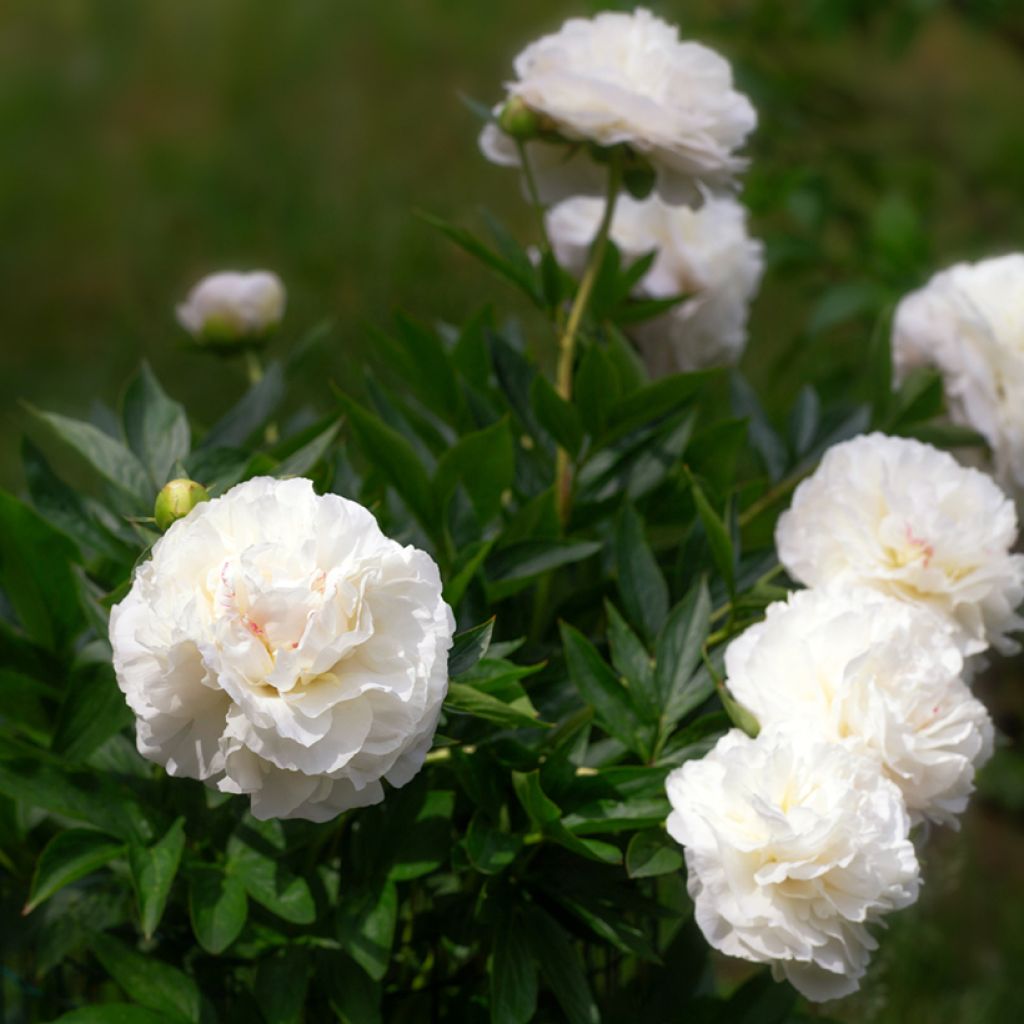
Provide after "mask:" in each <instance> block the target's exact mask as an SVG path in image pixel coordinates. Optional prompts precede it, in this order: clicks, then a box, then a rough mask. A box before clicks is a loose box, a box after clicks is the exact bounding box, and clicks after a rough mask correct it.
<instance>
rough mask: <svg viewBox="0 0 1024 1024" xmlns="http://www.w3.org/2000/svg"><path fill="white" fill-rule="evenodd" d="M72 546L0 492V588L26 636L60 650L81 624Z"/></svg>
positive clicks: (74, 557)
mask: <svg viewBox="0 0 1024 1024" xmlns="http://www.w3.org/2000/svg"><path fill="white" fill-rule="evenodd" d="M76 560H77V552H76V551H75V546H74V545H73V544H72V543H71V541H69V540H68V539H67V538H66V537H65V536H64V535H63V534H61V533H58V532H57V531H56V530H54V529H53V527H52V526H50V525H49V524H48V523H46V522H45V521H44V520H42V519H40V517H39V516H38V515H37V514H36V513H35V512H33V511H32V509H30V508H29V507H28V506H27V505H23V504H22V503H21V502H20V501H17V500H16V499H15V498H12V497H11V496H10V495H9V494H5V493H4V492H2V491H0V587H2V588H3V591H4V593H5V594H6V595H7V599H8V600H9V601H10V603H11V605H12V606H13V608H14V611H15V612H16V613H17V616H18V620H19V621H20V623H21V626H22V628H23V629H24V630H25V633H26V634H27V635H28V636H29V638H30V639H32V640H34V641H35V642H36V643H38V644H39V645H40V646H42V647H45V648H46V649H47V650H49V651H53V652H55V653H59V652H62V651H63V650H64V649H65V648H66V647H67V646H68V645H69V644H70V642H71V641H72V640H73V639H74V637H75V634H76V633H77V632H78V630H79V629H80V628H81V626H82V612H81V609H80V608H79V606H78V600H77V598H76V596H75V594H76V586H75V579H74V574H73V572H72V568H71V567H72V563H73V562H75V561H76Z"/></svg>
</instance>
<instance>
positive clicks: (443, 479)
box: [433, 418, 516, 523]
mask: <svg viewBox="0 0 1024 1024" xmlns="http://www.w3.org/2000/svg"><path fill="white" fill-rule="evenodd" d="M515 469H516V466H515V447H514V444H513V440H512V432H511V430H510V429H509V424H508V419H507V418H505V419H501V420H498V422H497V423H494V424H492V425H491V426H489V427H485V428H484V429H483V430H477V431H474V432H473V433H471V434H465V435H464V436H463V437H460V438H459V440H458V441H457V442H456V443H455V444H454V445H452V447H451V448H449V449H448V450H447V451H446V452H445V453H444V454H443V455H442V456H441V458H440V459H438V462H437V470H436V471H435V473H434V484H433V486H434V490H435V492H436V496H437V500H438V502H439V503H440V504H441V505H442V506H443V505H447V503H448V500H449V499H450V498H451V496H452V494H454V493H455V488H456V487H457V486H458V485H459V484H460V483H461V484H462V486H463V487H464V488H465V489H466V494H468V495H469V500H470V501H471V502H472V503H473V508H474V509H475V510H476V514H477V516H478V517H479V519H480V522H481V523H488V522H490V521H491V520H492V519H493V518H494V517H495V516H496V515H497V514H498V513H499V512H500V511H501V500H502V495H503V494H504V493H505V491H507V490H508V489H509V488H511V486H512V483H513V480H514V478H515Z"/></svg>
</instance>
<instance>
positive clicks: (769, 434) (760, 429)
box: [729, 370, 786, 483]
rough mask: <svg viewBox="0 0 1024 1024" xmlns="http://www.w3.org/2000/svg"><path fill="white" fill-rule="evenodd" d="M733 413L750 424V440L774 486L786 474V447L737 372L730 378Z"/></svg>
mask: <svg viewBox="0 0 1024 1024" xmlns="http://www.w3.org/2000/svg"><path fill="white" fill-rule="evenodd" d="M729 387H730V391H731V395H732V409H733V412H734V413H735V414H736V415H737V416H740V417H744V418H745V419H747V420H748V421H749V423H750V440H751V443H752V444H753V445H754V448H755V449H756V450H757V452H758V453H759V454H760V456H761V460H762V462H764V466H765V469H766V470H767V471H768V475H769V476H770V477H771V479H772V482H773V483H774V482H777V481H778V480H780V479H781V478H782V474H783V473H784V472H785V471H786V446H785V445H784V444H783V443H782V440H781V439H780V438H779V435H778V434H776V433H775V431H774V430H773V429H772V426H771V424H770V423H769V422H768V417H767V416H766V415H765V412H764V409H762V408H761V403H760V402H759V401H758V399H757V394H756V393H755V392H754V389H753V388H752V387H751V386H750V385H749V384H748V383H747V381H746V379H745V378H744V377H743V376H742V375H741V374H740V373H739V372H738V371H736V370H734V371H733V372H732V374H731V375H730V377H729Z"/></svg>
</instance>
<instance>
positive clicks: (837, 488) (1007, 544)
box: [775, 434, 1024, 654]
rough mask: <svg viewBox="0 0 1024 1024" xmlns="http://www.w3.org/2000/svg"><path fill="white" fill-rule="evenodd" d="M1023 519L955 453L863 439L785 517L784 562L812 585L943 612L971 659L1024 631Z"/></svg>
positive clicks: (812, 482) (837, 457) (841, 450)
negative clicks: (1022, 611)
mask: <svg viewBox="0 0 1024 1024" xmlns="http://www.w3.org/2000/svg"><path fill="white" fill-rule="evenodd" d="M1016 538H1017V514H1016V512H1015V510H1014V507H1013V503H1012V502H1011V501H1009V500H1008V499H1007V497H1006V496H1005V495H1004V494H1003V492H1002V491H1001V490H1000V489H999V487H998V486H997V485H996V484H995V483H994V482H993V480H992V479H991V478H990V477H988V476H986V475H985V474H984V473H981V472H979V471H978V470H975V469H967V468H965V467H964V466H961V465H959V464H958V463H957V461H956V460H955V459H954V458H953V456H952V455H950V454H949V453H948V452H942V451H939V450H938V449H936V448H932V447H931V446H930V445H926V444H922V443H921V442H919V441H912V440H910V439H908V438H901V437H886V436H885V435H884V434H867V435H864V436H861V437H855V438H853V439H852V440H850V441H844V442H843V443H842V444H838V445H836V446H835V447H833V448H831V449H829V451H828V452H826V453H825V457H824V458H823V459H822V461H821V465H820V466H819V467H818V469H817V470H816V471H815V472H814V474H813V475H812V476H810V477H809V478H808V479H807V480H805V481H804V482H803V483H802V484H801V485H800V486H799V487H798V488H797V490H796V494H795V495H794V497H793V504H792V507H791V508H790V509H789V510H788V511H787V512H784V513H783V514H782V516H781V517H780V518H779V523H778V526H777V527H776V531H775V545H776V547H777V549H778V552H779V561H780V562H782V564H783V566H785V568H786V571H787V572H788V573H789V574H790V576H792V577H793V578H794V579H796V580H799V581H800V582H801V583H804V584H806V585H807V586H822V585H824V584H827V583H831V582H832V581H833V580H842V581H843V585H845V586H851V585H857V586H863V587H867V588H870V589H872V590H877V591H879V592H881V593H883V594H888V595H889V596H890V597H896V598H899V599H900V600H901V601H906V602H909V603H911V604H919V605H922V606H923V607H925V608H927V609H929V610H931V611H932V612H934V613H936V614H938V615H941V616H942V617H943V618H944V619H945V620H946V622H948V623H949V624H950V625H951V626H952V627H953V628H954V629H955V630H956V635H957V640H958V643H959V644H960V646H961V650H962V651H963V652H964V653H965V654H976V653H978V652H979V651H983V650H984V649H985V648H986V647H987V646H988V645H989V644H994V645H995V647H996V648H998V649H999V650H1001V651H1013V650H1015V649H1016V648H1017V645H1016V644H1015V643H1014V642H1013V641H1012V640H1011V639H1010V638H1009V637H1008V636H1007V634H1008V633H1010V632H1011V631H1014V630H1019V629H1021V628H1022V627H1024V619H1021V618H1020V616H1019V615H1017V613H1016V609H1017V608H1018V606H1019V605H1020V603H1021V600H1022V599H1024V555H1014V554H1011V553H1010V550H1011V548H1012V547H1013V544H1014V541H1015V540H1016Z"/></svg>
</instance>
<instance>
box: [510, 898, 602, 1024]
mask: <svg viewBox="0 0 1024 1024" xmlns="http://www.w3.org/2000/svg"><path fill="white" fill-rule="evenodd" d="M525 923H526V941H527V944H528V945H529V947H530V951H531V954H532V957H533V959H534V961H536V963H537V964H539V966H540V970H541V974H542V975H543V977H544V981H545V982H547V985H548V988H550V989H551V991H552V992H553V993H554V996H555V998H556V999H557V1000H558V1004H559V1006H561V1008H562V1012H563V1013H564V1014H565V1019H566V1020H567V1021H568V1024H599V1022H600V1020H601V1015H600V1013H599V1012H598V1009H597V1003H595V1002H594V996H593V993H592V992H591V991H590V985H589V984H588V982H587V975H586V972H585V970H584V968H583V961H582V960H581V958H580V955H579V952H578V951H577V949H576V947H575V945H573V942H572V939H571V938H570V937H569V935H568V933H567V932H566V931H565V929H564V928H563V927H562V926H561V925H560V924H558V922H557V921H555V919H554V918H553V917H551V915H550V914H548V913H546V912H545V911H543V910H541V909H540V907H537V906H533V907H531V908H530V909H529V910H528V911H527V913H526V921H525Z"/></svg>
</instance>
